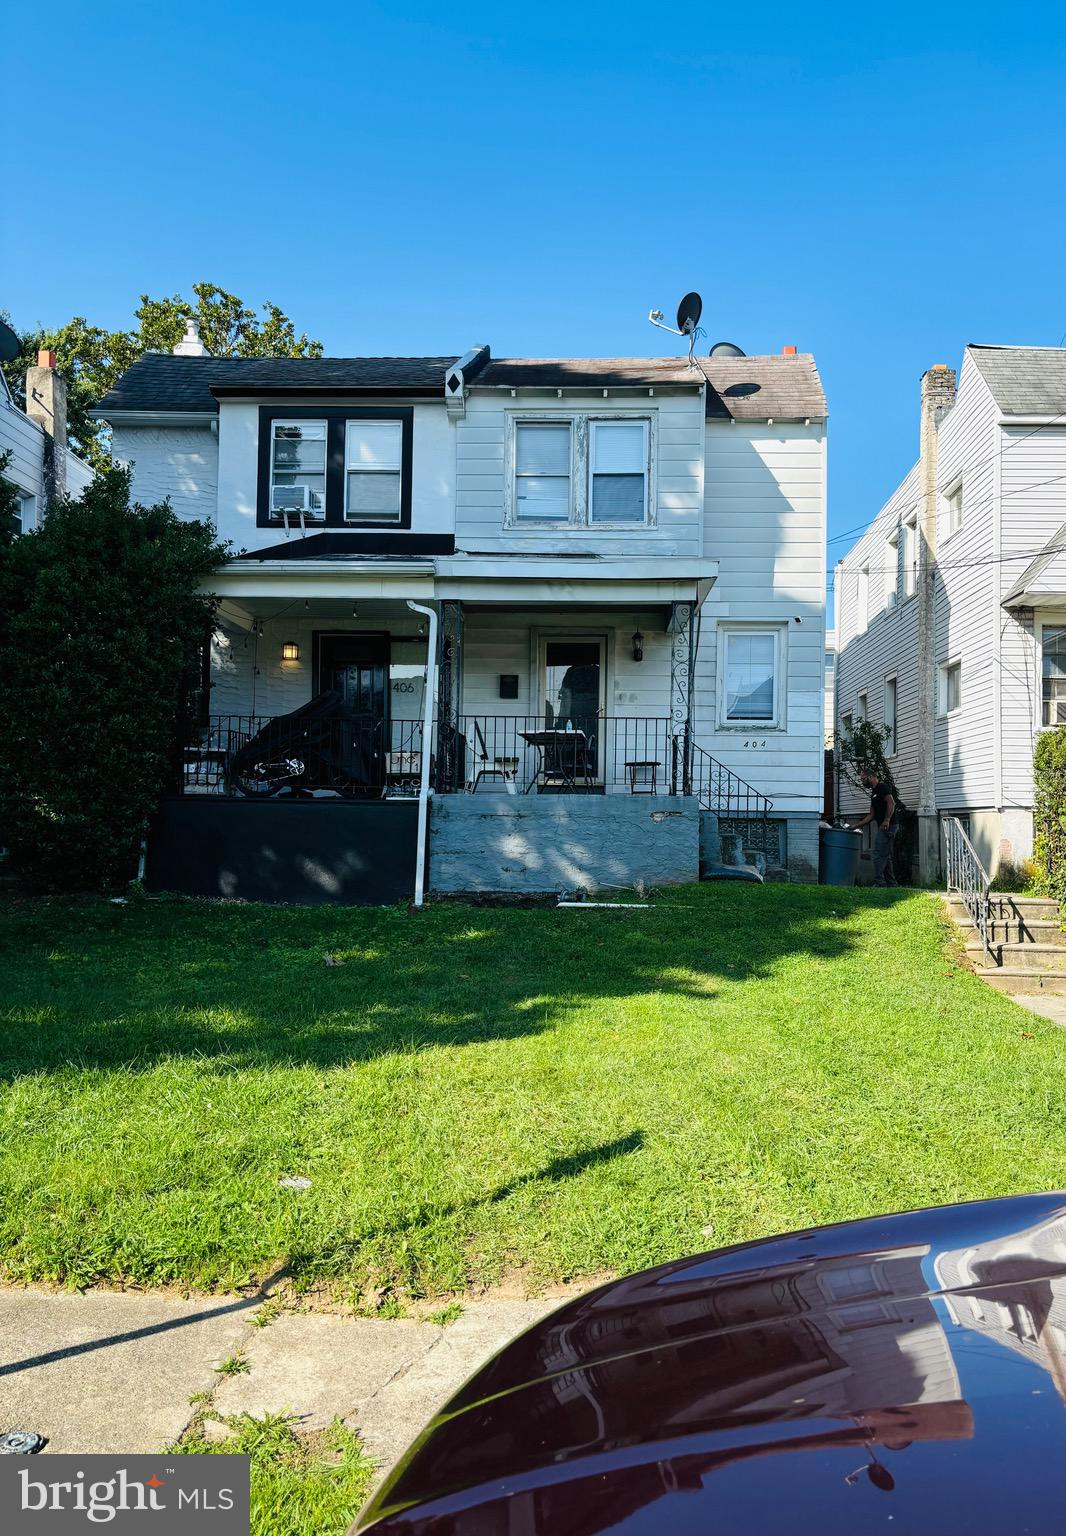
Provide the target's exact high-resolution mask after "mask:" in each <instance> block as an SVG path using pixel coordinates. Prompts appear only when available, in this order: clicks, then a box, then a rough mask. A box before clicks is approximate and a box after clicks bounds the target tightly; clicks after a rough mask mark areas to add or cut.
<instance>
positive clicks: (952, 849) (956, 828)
mask: <svg viewBox="0 0 1066 1536" xmlns="http://www.w3.org/2000/svg"><path fill="white" fill-rule="evenodd" d="M944 844H945V849H946V852H947V866H948V890H949V891H955V892H957V893H958V895H959V896H960V897H961V899H962V902H963V905H964V906H965V908H966V910H967V912H968V913H969V914H970V920H971V922H972V923H973V925H974V927H975V928H976V929H977V932H978V935H979V937H980V940H981V943H982V944H983V946H984V950H985V954H986V955H987V956H988V958H989V959H990V960H991V961H993V963H994V964H996V965H1002V963H1003V956H1002V954H1001V953H1000V951H999V949H998V947H997V948H993V946H992V941H991V939H990V937H989V934H990V932H991V927H992V899H991V894H990V893H991V890H992V882H991V880H990V879H989V877H988V873H987V871H986V870H985V867H984V865H983V864H982V863H981V860H980V859H979V858H978V856H977V852H976V850H975V848H974V846H973V844H972V843H971V842H970V839H969V838H968V837H967V836H966V831H965V828H964V827H963V825H962V822H961V821H960V820H959V818H958V817H957V816H945V817H944Z"/></svg>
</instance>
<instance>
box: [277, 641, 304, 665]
mask: <svg viewBox="0 0 1066 1536" xmlns="http://www.w3.org/2000/svg"><path fill="white" fill-rule="evenodd" d="M281 659H282V661H299V659H300V647H299V646H298V645H297V644H296V641H295V640H286V641H285V643H284V645H283V646H282V647H281Z"/></svg>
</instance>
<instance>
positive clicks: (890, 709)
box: [885, 677, 896, 757]
mask: <svg viewBox="0 0 1066 1536" xmlns="http://www.w3.org/2000/svg"><path fill="white" fill-rule="evenodd" d="M885 730H886V731H887V732H888V734H887V736H886V737H885V756H886V757H891V756H892V755H893V753H894V752H895V750H896V679H895V678H894V677H886V678H885Z"/></svg>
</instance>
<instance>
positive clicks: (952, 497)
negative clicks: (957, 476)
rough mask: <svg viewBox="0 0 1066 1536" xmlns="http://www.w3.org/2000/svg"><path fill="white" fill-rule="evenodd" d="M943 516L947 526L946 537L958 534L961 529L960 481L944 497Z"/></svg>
mask: <svg viewBox="0 0 1066 1536" xmlns="http://www.w3.org/2000/svg"><path fill="white" fill-rule="evenodd" d="M944 514H945V523H946V526H947V533H946V537H947V538H950V537H951V535H952V534H953V533H958V531H959V529H960V528H961V527H962V481H961V480H960V481H959V483H958V485H956V486H955V487H954V488H953V489H952V490H950V491H949V492H948V493H947V495H946V496H945V497H944Z"/></svg>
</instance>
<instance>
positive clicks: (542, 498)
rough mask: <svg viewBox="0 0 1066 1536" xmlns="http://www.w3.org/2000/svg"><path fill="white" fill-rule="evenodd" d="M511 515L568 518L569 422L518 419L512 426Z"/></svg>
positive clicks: (531, 518)
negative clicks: (513, 495)
mask: <svg viewBox="0 0 1066 1536" xmlns="http://www.w3.org/2000/svg"><path fill="white" fill-rule="evenodd" d="M514 477H515V517H516V518H517V519H518V520H519V521H523V520H529V521H531V522H539V523H567V522H569V521H570V423H569V422H568V421H567V422H554V421H551V422H549V421H520V422H518V423H517V424H516V426H515V454H514Z"/></svg>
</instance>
